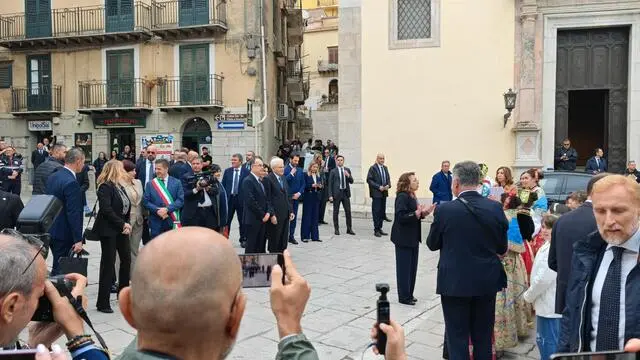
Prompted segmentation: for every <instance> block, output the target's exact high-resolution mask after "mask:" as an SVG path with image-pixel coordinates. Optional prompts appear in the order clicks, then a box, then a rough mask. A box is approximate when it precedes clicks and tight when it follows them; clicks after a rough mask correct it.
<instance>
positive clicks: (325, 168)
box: [324, 156, 329, 172]
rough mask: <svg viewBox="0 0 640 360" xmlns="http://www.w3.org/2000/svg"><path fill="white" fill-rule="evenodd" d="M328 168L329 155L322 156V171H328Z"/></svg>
mask: <svg viewBox="0 0 640 360" xmlns="http://www.w3.org/2000/svg"><path fill="white" fill-rule="evenodd" d="M328 170H329V157H328V156H327V157H326V158H324V171H325V172H326V171H328Z"/></svg>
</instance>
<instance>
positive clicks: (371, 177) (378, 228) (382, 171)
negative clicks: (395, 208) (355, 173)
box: [367, 154, 391, 237]
mask: <svg viewBox="0 0 640 360" xmlns="http://www.w3.org/2000/svg"><path fill="white" fill-rule="evenodd" d="M367 184H369V196H371V200H372V201H371V214H372V216H373V232H374V235H375V236H376V237H381V236H382V235H389V234H387V233H386V232H384V231H382V222H383V221H384V220H385V219H386V218H387V215H386V209H387V197H388V196H389V188H390V187H391V180H390V179H389V169H387V167H386V166H385V165H384V154H378V156H377V157H376V163H375V164H373V165H371V167H370V168H369V173H368V174H367Z"/></svg>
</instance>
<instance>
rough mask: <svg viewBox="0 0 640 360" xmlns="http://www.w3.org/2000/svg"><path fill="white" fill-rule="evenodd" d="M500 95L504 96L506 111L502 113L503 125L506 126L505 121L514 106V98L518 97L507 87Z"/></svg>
mask: <svg viewBox="0 0 640 360" xmlns="http://www.w3.org/2000/svg"><path fill="white" fill-rule="evenodd" d="M502 96H504V108H505V109H506V110H507V113H506V114H504V127H507V121H508V120H509V117H511V111H513V109H514V108H515V107H516V98H517V97H518V94H516V93H515V92H514V91H513V90H512V89H511V88H509V91H507V92H506V93H504V94H503V95H502Z"/></svg>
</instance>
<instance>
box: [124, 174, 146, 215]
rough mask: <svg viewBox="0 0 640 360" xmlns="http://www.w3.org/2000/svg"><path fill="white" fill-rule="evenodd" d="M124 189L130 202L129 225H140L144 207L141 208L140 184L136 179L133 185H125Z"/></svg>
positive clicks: (141, 193) (141, 192)
mask: <svg viewBox="0 0 640 360" xmlns="http://www.w3.org/2000/svg"><path fill="white" fill-rule="evenodd" d="M124 189H125V191H126V192H127V196H128V197H129V200H130V201H131V215H130V218H129V223H130V224H131V226H135V225H142V222H143V211H144V207H143V206H142V197H143V189H142V182H140V180H138V179H134V180H133V184H127V185H126V186H125V187H124Z"/></svg>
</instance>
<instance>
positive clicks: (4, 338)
mask: <svg viewBox="0 0 640 360" xmlns="http://www.w3.org/2000/svg"><path fill="white" fill-rule="evenodd" d="M32 242H33V240H32V239H31V240H29V241H28V239H27V238H24V237H20V236H19V235H14V234H11V235H7V234H2V235H0V273H2V277H0V353H1V352H2V350H12V349H24V348H36V346H38V345H39V344H42V345H44V347H46V348H51V349H52V350H53V351H54V353H55V354H60V353H61V352H62V349H60V346H58V345H53V346H51V344H53V342H54V341H56V340H57V339H58V338H59V337H60V336H61V335H63V334H64V335H66V336H67V339H69V342H68V343H67V348H68V350H69V352H71V355H72V356H73V358H74V359H86V360H106V359H108V357H107V354H106V353H104V352H103V351H102V350H101V349H99V348H98V347H96V346H95V345H94V343H93V341H92V340H91V336H90V335H85V334H86V333H85V331H84V325H83V320H82V318H81V317H80V315H78V313H77V312H76V310H75V309H74V307H73V306H72V305H71V303H70V302H69V300H68V299H67V298H66V297H63V296H61V295H60V293H59V290H58V289H57V288H56V287H55V286H54V285H53V284H52V283H51V281H49V280H47V279H46V274H47V265H46V262H45V255H46V247H45V246H44V245H43V244H42V243H40V244H34V243H32ZM36 246H37V248H36ZM66 279H67V280H70V281H72V282H75V286H74V287H73V289H72V290H71V295H72V296H73V297H75V298H76V299H78V300H80V299H81V301H82V305H83V307H85V308H86V305H87V299H86V297H85V296H84V288H85V286H86V285H87V279H86V278H85V277H84V276H82V275H79V274H69V275H66ZM43 295H44V296H46V297H47V298H48V299H49V301H50V303H51V308H52V312H53V316H54V319H55V322H52V323H46V322H34V323H32V324H31V326H29V342H28V344H22V343H20V342H19V341H18V340H17V338H18V336H19V334H20V332H21V331H22V330H23V329H24V328H25V327H26V326H27V324H28V323H29V321H30V319H31V318H32V317H33V315H34V313H35V312H36V310H38V307H39V299H40V297H41V296H43ZM38 350H39V351H46V350H45V349H43V348H42V346H38Z"/></svg>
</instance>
